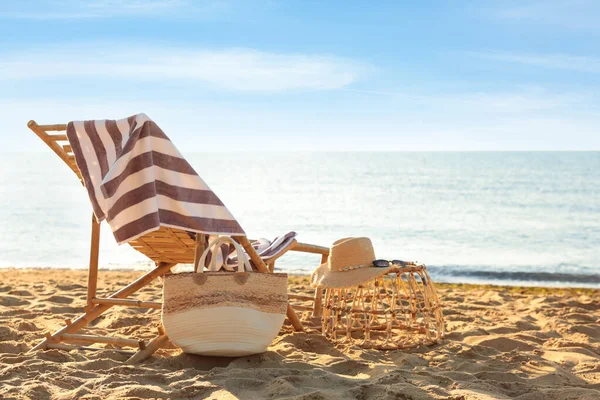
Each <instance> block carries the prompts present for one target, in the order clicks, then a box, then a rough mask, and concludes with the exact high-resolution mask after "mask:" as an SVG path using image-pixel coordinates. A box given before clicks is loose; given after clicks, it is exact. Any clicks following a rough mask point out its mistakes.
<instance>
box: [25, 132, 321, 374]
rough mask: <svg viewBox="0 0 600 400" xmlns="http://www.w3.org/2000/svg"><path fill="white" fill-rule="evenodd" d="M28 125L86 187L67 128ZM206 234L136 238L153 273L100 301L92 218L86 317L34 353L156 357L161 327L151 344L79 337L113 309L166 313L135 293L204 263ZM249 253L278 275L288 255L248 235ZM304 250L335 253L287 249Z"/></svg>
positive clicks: (292, 316)
mask: <svg viewBox="0 0 600 400" xmlns="http://www.w3.org/2000/svg"><path fill="white" fill-rule="evenodd" d="M27 126H28V127H29V128H30V129H31V130H32V131H33V132H34V133H35V134H36V135H37V136H38V137H39V138H40V139H42V140H43V141H44V143H46V144H47V145H48V147H50V148H51V149H52V150H53V151H54V153H56V155H58V157H60V158H61V159H62V160H63V161H64V162H65V164H67V166H68V167H69V168H70V169H71V170H72V171H73V172H74V173H75V175H77V177H78V178H79V180H80V182H81V184H83V179H82V176H81V172H80V171H79V168H78V167H77V163H76V162H75V156H74V155H73V151H72V148H71V146H70V145H69V142H68V140H67V135H66V134H64V133H59V132H64V131H66V129H67V125H66V124H57V125H38V124H37V123H36V122H35V121H33V120H32V121H29V123H28V124H27ZM204 236H205V235H196V234H190V233H189V232H186V231H184V230H181V229H174V228H168V227H164V226H162V227H161V228H160V229H159V230H157V231H154V232H150V233H148V234H146V235H143V236H141V237H139V238H137V239H135V240H131V241H130V242H128V244H129V245H130V246H132V247H133V248H134V249H135V250H137V251H139V252H140V253H142V254H144V255H145V256H147V257H148V258H149V259H151V260H152V261H154V263H155V264H156V267H155V268H154V269H153V270H151V271H150V272H148V273H146V274H144V275H143V276H141V277H140V278H139V279H137V280H136V281H134V282H132V283H131V284H129V285H127V286H125V287H124V288H122V289H120V290H119V291H117V292H115V293H113V294H112V295H111V296H109V297H106V298H99V297H97V296H96V289H97V277H98V252H99V240H100V224H99V223H98V222H97V221H96V218H95V217H94V216H93V215H92V232H91V245H90V261H89V275H88V292H87V305H86V307H85V309H84V311H85V312H84V314H82V315H81V316H79V317H78V318H76V319H74V320H72V321H71V320H68V321H66V326H64V327H63V328H61V329H59V330H58V331H56V332H55V333H53V334H47V335H46V339H44V340H43V341H42V342H41V343H39V344H38V345H37V346H35V347H34V348H33V349H32V350H31V351H33V350H39V349H47V348H55V349H64V350H73V349H84V350H98V348H95V347H85V346H80V345H73V344H65V343H63V342H71V343H76V344H81V343H109V344H116V345H119V346H129V347H132V346H133V347H137V348H138V350H137V352H135V353H134V354H133V355H132V356H131V357H130V358H129V359H128V361H127V363H129V364H133V363H136V362H140V361H142V360H144V359H146V358H147V357H149V356H150V355H152V353H153V352H154V351H156V350H157V349H159V348H160V347H161V346H162V345H163V344H164V343H165V342H166V341H167V337H166V335H165V333H164V331H163V330H162V328H161V327H160V326H159V327H158V331H159V334H158V336H156V337H155V338H154V339H153V340H151V341H150V342H149V343H145V342H144V341H138V340H135V339H127V338H116V337H102V336H93V335H81V334H77V332H78V331H80V330H81V329H82V328H83V327H85V326H86V325H88V324H89V323H91V322H92V321H94V320H95V319H96V318H98V317H99V316H100V315H101V314H102V313H104V312H105V311H106V310H108V309H109V308H111V307H113V306H128V307H142V308H153V309H160V308H161V306H162V304H161V303H158V302H148V301H139V300H135V299H131V298H129V297H130V296H131V295H132V294H133V293H135V292H136V291H138V290H139V289H141V288H142V287H144V286H146V285H148V284H149V283H150V282H152V281H153V280H154V279H156V278H158V277H160V276H162V275H165V274H167V273H170V271H171V268H172V267H173V266H175V265H177V264H191V263H194V262H196V261H197V260H198V258H199V255H200V254H202V251H203V250H204V246H205V241H206V238H205V237H204ZM234 239H235V240H236V241H238V242H239V243H240V244H241V245H242V246H243V247H244V249H245V250H246V252H247V253H248V255H249V256H250V258H251V260H252V262H253V264H254V265H255V266H256V267H257V269H258V270H259V271H260V272H265V273H266V272H272V271H273V269H274V266H275V261H276V259H277V258H279V257H281V256H282V255H283V253H284V252H281V253H279V254H277V255H275V256H273V257H271V258H269V259H266V260H263V259H261V258H260V257H259V256H258V254H257V253H256V251H255V250H254V248H253V247H252V243H251V241H250V240H248V239H247V238H246V237H245V236H236V237H234ZM289 250H293V251H300V252H305V253H314V254H319V255H321V262H325V261H326V260H327V256H328V254H329V249H328V248H326V247H321V246H316V245H311V244H306V243H298V242H297V241H296V240H293V241H292V242H291V243H290V244H289V246H288V247H287V249H286V251H289ZM321 295H322V291H321V290H317V291H316V292H315V301H314V306H312V307H307V306H299V308H301V309H302V310H312V312H313V315H315V316H319V315H320V310H321ZM300 297H302V299H300V298H298V296H295V297H294V296H290V298H298V299H299V300H304V301H305V300H306V298H305V297H306V296H300ZM287 316H288V320H289V322H290V323H291V324H292V325H293V327H294V329H295V330H296V331H301V330H302V329H303V327H302V323H301V322H300V320H299V318H298V316H297V315H296V313H295V312H294V309H293V307H292V306H291V305H288V313H287Z"/></svg>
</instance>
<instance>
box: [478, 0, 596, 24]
mask: <svg viewBox="0 0 600 400" xmlns="http://www.w3.org/2000/svg"><path fill="white" fill-rule="evenodd" d="M487 11H488V13H489V14H491V15H492V16H494V17H496V18H500V19H504V20H512V21H523V22H527V23H534V24H544V25H553V26H560V27H563V28H567V29H570V30H585V31H595V32H599V31H600V26H599V25H598V12H600V3H599V2H598V1H597V0H534V1H531V0H513V1H512V2H510V1H509V2H506V1H505V2H503V3H502V6H501V7H492V6H488V8H487Z"/></svg>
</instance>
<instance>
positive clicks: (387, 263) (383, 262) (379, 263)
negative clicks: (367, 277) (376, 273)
mask: <svg viewBox="0 0 600 400" xmlns="http://www.w3.org/2000/svg"><path fill="white" fill-rule="evenodd" d="M392 265H395V266H397V267H406V262H404V261H401V260H392V261H388V260H375V261H373V266H374V267H375V268H387V267H390V266H392Z"/></svg>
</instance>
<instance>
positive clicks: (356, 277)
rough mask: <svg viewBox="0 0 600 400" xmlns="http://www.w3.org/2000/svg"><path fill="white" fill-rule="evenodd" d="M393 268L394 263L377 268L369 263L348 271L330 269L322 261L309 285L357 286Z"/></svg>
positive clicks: (394, 267)
mask: <svg viewBox="0 0 600 400" xmlns="http://www.w3.org/2000/svg"><path fill="white" fill-rule="evenodd" d="M395 269H397V267H396V266H394V265H392V266H390V267H387V268H378V267H374V266H373V265H372V264H369V265H364V266H362V267H361V268H357V269H352V270H350V271H330V270H329V267H328V263H324V264H321V265H320V266H319V267H318V268H317V269H315V270H314V272H313V273H312V276H311V286H312V287H325V288H346V287H351V286H357V285H360V284H362V283H365V282H367V281H370V280H372V279H376V278H379V277H380V276H382V275H385V274H387V273H388V272H390V271H392V270H395Z"/></svg>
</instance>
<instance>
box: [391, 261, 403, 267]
mask: <svg viewBox="0 0 600 400" xmlns="http://www.w3.org/2000/svg"><path fill="white" fill-rule="evenodd" d="M392 264H394V265H398V266H400V267H404V261H401V260H392Z"/></svg>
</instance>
